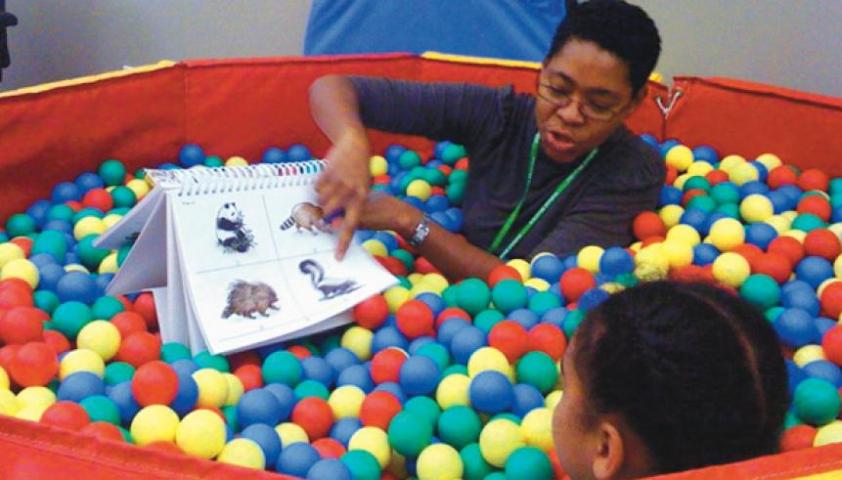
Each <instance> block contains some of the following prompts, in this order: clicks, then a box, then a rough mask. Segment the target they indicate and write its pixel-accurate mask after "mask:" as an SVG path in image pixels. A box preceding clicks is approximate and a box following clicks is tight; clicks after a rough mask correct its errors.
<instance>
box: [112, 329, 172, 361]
mask: <svg viewBox="0 0 842 480" xmlns="http://www.w3.org/2000/svg"><path fill="white" fill-rule="evenodd" d="M115 358H116V360H119V361H121V362H126V363H129V364H131V365H132V366H134V367H135V368H138V367H140V366H141V365H143V364H144V363H147V362H151V361H153V360H158V359H159V358H161V340H160V339H159V338H158V337H157V336H155V335H153V334H151V333H149V332H134V333H132V334H130V335H129V336H127V337H125V338H123V341H122V342H121V343H120V349H119V350H117V356H116V357H115Z"/></svg>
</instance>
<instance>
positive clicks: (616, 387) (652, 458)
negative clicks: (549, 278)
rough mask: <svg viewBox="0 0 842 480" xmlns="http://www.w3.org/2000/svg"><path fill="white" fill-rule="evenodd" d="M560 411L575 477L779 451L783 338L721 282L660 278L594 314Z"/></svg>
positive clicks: (582, 332) (572, 352) (569, 370)
mask: <svg viewBox="0 0 842 480" xmlns="http://www.w3.org/2000/svg"><path fill="white" fill-rule="evenodd" d="M562 375H563V378H564V395H563V396H562V399H561V401H560V403H559V404H558V406H557V407H556V409H555V412H554V415H553V439H554V442H555V447H556V452H557V453H558V458H559V461H560V463H561V465H562V467H563V468H564V470H565V472H567V474H568V475H569V476H570V477H571V478H572V479H574V480H577V479H584V478H595V479H623V478H636V477H642V476H647V475H655V474H661V473H668V472H676V471H682V470H688V469H693V468H699V467H704V466H709V465H715V464H721V463H727V462H734V461H739V460H744V459H748V458H751V457H754V456H758V455H766V454H772V453H775V452H776V451H777V450H778V442H779V435H780V433H781V431H782V428H783V421H784V415H785V413H786V409H787V406H788V404H789V395H788V390H787V376H786V367H785V365H784V360H783V356H782V353H781V350H780V346H779V343H778V340H777V337H776V335H775V333H774V331H773V330H772V327H771V326H770V325H769V323H768V322H767V321H766V320H765V319H764V317H763V316H762V315H761V314H760V313H759V312H758V311H756V310H755V309H754V307H752V306H751V305H750V304H748V303H746V302H744V301H743V300H741V299H740V298H738V297H737V296H735V295H732V294H730V293H728V292H727V291H725V290H722V289H720V288H718V287H716V286H713V285H711V284H702V283H679V282H668V281H657V282H649V283H644V284H641V285H638V286H636V287H633V288H630V289H627V290H624V291H622V292H619V293H617V294H614V295H612V296H611V297H609V298H608V299H607V300H605V302H603V303H602V304H600V305H599V306H598V307H596V308H594V309H593V310H591V311H590V312H589V313H588V314H587V317H586V318H585V320H584V321H583V322H582V324H581V325H580V327H579V328H578V330H577V331H576V333H575V335H574V337H573V339H572V342H571V345H570V347H569V348H568V350H567V351H566V352H565V356H564V359H563V362H562Z"/></svg>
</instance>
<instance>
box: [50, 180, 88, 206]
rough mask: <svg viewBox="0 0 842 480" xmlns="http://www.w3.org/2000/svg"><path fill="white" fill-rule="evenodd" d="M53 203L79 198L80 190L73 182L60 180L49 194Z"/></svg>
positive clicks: (80, 195)
mask: <svg viewBox="0 0 842 480" xmlns="http://www.w3.org/2000/svg"><path fill="white" fill-rule="evenodd" d="M51 199H52V201H53V203H56V204H58V203H64V202H69V201H71V200H77V201H78V200H81V199H82V190H81V189H80V188H79V187H78V186H77V185H76V184H75V183H73V182H61V183H59V184H58V185H56V186H55V187H53V191H52V194H51Z"/></svg>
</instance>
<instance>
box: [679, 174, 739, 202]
mask: <svg viewBox="0 0 842 480" xmlns="http://www.w3.org/2000/svg"><path fill="white" fill-rule="evenodd" d="M688 181H689V180H688ZM709 195H710V196H711V198H713V199H714V200H715V201H716V203H717V204H719V205H722V204H724V203H733V204H736V203H738V202H739V201H740V190H739V189H738V188H737V187H736V186H735V185H734V184H731V183H718V184H716V185H714V186H713V187H712V188H711V189H710V192H709Z"/></svg>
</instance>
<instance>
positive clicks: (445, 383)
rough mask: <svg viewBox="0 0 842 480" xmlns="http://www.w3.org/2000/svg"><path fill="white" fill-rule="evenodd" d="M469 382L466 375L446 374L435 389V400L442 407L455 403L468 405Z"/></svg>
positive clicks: (454, 404) (448, 406)
mask: <svg viewBox="0 0 842 480" xmlns="http://www.w3.org/2000/svg"><path fill="white" fill-rule="evenodd" d="M470 384H471V379H470V378H469V377H468V376H467V375H462V374H450V375H447V376H446V377H444V378H443V379H442V381H441V383H439V385H438V388H437V389H436V401H437V402H438V404H439V405H440V406H441V408H443V409H444V408H450V407H453V406H456V405H469V403H470V399H469V395H468V390H469V388H470Z"/></svg>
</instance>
